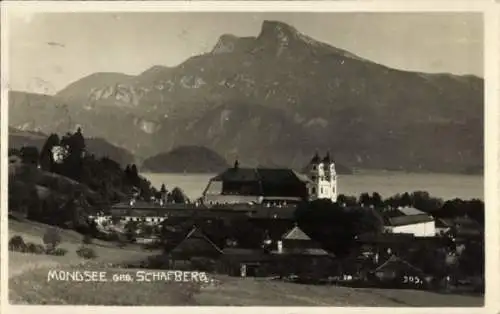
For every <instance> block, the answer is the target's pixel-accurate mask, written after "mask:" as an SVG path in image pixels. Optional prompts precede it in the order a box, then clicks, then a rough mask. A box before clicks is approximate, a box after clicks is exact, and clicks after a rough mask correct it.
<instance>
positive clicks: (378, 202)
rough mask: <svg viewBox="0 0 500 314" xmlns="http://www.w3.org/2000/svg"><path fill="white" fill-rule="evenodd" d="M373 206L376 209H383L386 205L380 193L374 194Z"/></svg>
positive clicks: (372, 198)
mask: <svg viewBox="0 0 500 314" xmlns="http://www.w3.org/2000/svg"><path fill="white" fill-rule="evenodd" d="M371 205H373V206H374V207H376V208H379V207H382V206H383V205H384V202H383V201H382V196H380V194H379V193H377V192H373V193H372V197H371Z"/></svg>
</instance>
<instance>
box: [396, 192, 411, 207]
mask: <svg viewBox="0 0 500 314" xmlns="http://www.w3.org/2000/svg"><path fill="white" fill-rule="evenodd" d="M412 205H413V204H412V199H411V196H410V194H408V192H405V193H403V195H401V200H400V203H399V206H402V207H406V206H412Z"/></svg>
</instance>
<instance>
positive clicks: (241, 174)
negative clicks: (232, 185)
mask: <svg viewBox="0 0 500 314" xmlns="http://www.w3.org/2000/svg"><path fill="white" fill-rule="evenodd" d="M212 180H214V181H226V182H230V181H233V182H234V181H237V182H255V181H261V182H270V183H271V182H272V183H280V184H289V183H297V182H310V180H309V179H308V178H307V177H306V176H303V175H301V174H298V173H297V172H295V171H294V170H291V169H272V168H269V169H267V168H229V169H227V170H226V171H224V172H223V173H221V174H219V175H217V176H215V177H214V178H212Z"/></svg>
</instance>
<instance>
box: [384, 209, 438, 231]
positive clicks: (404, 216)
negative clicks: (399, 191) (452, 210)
mask: <svg viewBox="0 0 500 314" xmlns="http://www.w3.org/2000/svg"><path fill="white" fill-rule="evenodd" d="M382 218H383V221H384V224H385V225H386V226H393V227H396V226H405V225H412V224H419V223H424V222H431V221H434V218H432V216H430V215H428V214H426V213H424V212H422V211H420V210H418V209H415V208H410V207H403V208H397V209H392V210H389V211H386V212H384V213H382Z"/></svg>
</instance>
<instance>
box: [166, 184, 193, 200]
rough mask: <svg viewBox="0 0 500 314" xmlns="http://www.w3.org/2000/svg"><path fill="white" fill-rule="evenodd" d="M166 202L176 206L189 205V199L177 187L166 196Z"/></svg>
mask: <svg viewBox="0 0 500 314" xmlns="http://www.w3.org/2000/svg"><path fill="white" fill-rule="evenodd" d="M168 201H169V202H171V203H177V204H186V203H189V198H188V197H187V196H186V194H185V193H184V191H182V190H181V189H180V188H179V187H175V188H174V189H173V190H172V192H170V194H169V195H168Z"/></svg>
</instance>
